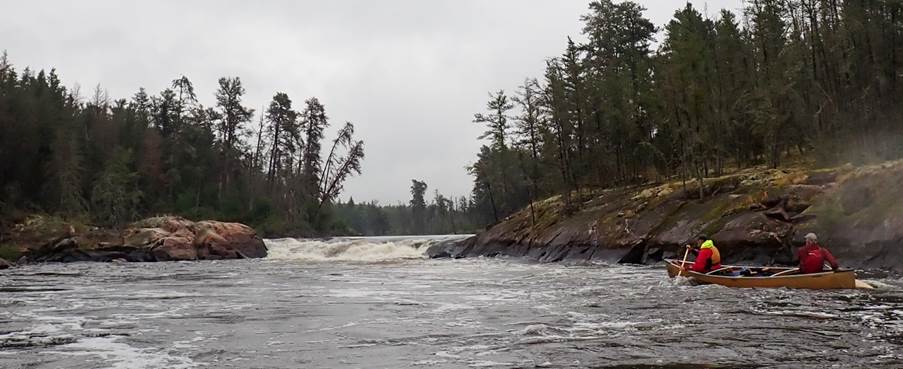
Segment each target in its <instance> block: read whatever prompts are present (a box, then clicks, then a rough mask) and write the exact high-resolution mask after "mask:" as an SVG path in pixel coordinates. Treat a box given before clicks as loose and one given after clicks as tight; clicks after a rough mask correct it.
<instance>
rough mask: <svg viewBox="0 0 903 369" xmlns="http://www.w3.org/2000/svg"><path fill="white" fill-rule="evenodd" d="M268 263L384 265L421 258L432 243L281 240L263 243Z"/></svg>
mask: <svg viewBox="0 0 903 369" xmlns="http://www.w3.org/2000/svg"><path fill="white" fill-rule="evenodd" d="M265 242H266V244H267V248H268V249H269V255H268V256H267V258H268V259H270V260H290V261H308V262H329V261H352V262H354V261H356V262H384V261H393V260H405V259H424V258H426V256H425V255H424V253H425V252H426V249H427V248H428V247H429V246H430V245H431V244H432V243H434V242H435V240H431V239H425V238H407V239H385V240H382V239H364V238H341V239H334V240H329V241H323V240H309V239H294V238H282V239H277V240H266V241H265Z"/></svg>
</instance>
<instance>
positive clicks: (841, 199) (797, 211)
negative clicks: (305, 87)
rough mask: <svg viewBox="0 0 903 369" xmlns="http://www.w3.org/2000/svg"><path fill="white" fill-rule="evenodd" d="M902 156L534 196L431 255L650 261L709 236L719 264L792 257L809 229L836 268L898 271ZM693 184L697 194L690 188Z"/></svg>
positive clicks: (902, 263)
mask: <svg viewBox="0 0 903 369" xmlns="http://www.w3.org/2000/svg"><path fill="white" fill-rule="evenodd" d="M901 184H903V161H893V162H885V163H881V164H876V165H869V166H860V167H854V166H851V165H847V166H843V167H837V168H827V169H806V168H783V169H765V168H752V169H748V170H744V171H740V172H738V173H735V174H731V175H726V176H723V177H719V178H709V179H706V180H705V181H704V183H703V184H702V191H700V184H699V183H697V182H695V181H692V182H687V183H682V182H671V183H663V184H650V185H642V186H631V187H623V188H615V189H608V190H604V191H600V192H597V193H594V194H592V195H590V196H585V197H584V200H583V201H582V202H581V203H580V204H579V209H578V210H576V211H574V212H572V213H570V214H567V213H566V212H565V204H564V202H563V200H562V199H561V197H560V196H556V197H552V198H549V199H546V200H544V201H539V202H536V203H534V206H533V213H531V211H530V207H527V208H525V209H523V210H521V211H519V212H518V213H515V214H514V215H512V216H510V217H508V218H506V219H505V220H503V221H501V222H500V223H498V224H495V225H494V226H492V227H490V228H488V229H487V230H486V231H484V232H482V233H480V234H478V235H476V236H474V237H472V238H470V239H468V240H466V241H464V242H461V243H459V244H456V245H443V246H442V247H434V248H432V249H431V250H430V251H429V252H428V254H429V256H430V257H434V258H438V257H454V258H459V257H473V256H515V257H526V258H530V259H534V260H538V261H541V262H557V261H566V260H571V261H583V260H587V261H588V260H604V261H609V262H623V263H650V262H655V261H659V260H661V259H662V258H665V257H673V256H676V255H677V253H678V250H680V249H681V248H682V247H683V246H682V245H684V244H686V243H687V242H688V241H690V240H692V239H693V238H694V237H695V236H696V235H698V234H707V235H710V236H711V237H712V238H713V239H714V240H715V242H716V244H717V245H718V246H719V249H720V250H721V252H722V256H723V257H724V260H725V262H729V263H741V262H751V263H756V264H792V263H794V255H795V250H796V247H797V246H798V245H799V244H801V243H802V237H803V235H805V234H806V233H808V232H816V233H817V234H818V235H819V237H820V239H821V240H822V243H823V244H824V246H826V247H828V248H829V249H830V250H831V251H832V252H833V253H834V254H835V255H836V256H837V257H838V258H839V259H840V260H841V263H842V264H843V265H844V266H847V267H856V268H879V269H890V270H895V271H903V186H901ZM700 192H702V194H703V197H702V198H700V196H699V194H700Z"/></svg>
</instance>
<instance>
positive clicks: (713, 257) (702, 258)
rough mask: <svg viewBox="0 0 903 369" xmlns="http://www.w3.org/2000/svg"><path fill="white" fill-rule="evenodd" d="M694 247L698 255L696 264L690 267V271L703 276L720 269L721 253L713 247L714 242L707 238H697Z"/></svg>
mask: <svg viewBox="0 0 903 369" xmlns="http://www.w3.org/2000/svg"><path fill="white" fill-rule="evenodd" d="M696 246H697V247H699V255H696V262H694V263H693V265H691V266H690V270H692V271H694V272H697V273H703V274H704V273H708V272H711V271H713V270H718V269H721V253H720V252H718V248H717V247H715V242H713V241H712V240H710V239H709V238H708V237H707V236H699V238H697V239H696Z"/></svg>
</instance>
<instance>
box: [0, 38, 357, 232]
mask: <svg viewBox="0 0 903 369" xmlns="http://www.w3.org/2000/svg"><path fill="white" fill-rule="evenodd" d="M218 82H219V84H218V89H217V90H216V91H215V93H214V96H215V98H216V100H215V101H216V105H215V106H213V107H205V106H203V105H202V104H200V103H199V102H198V97H197V93H196V92H195V90H194V86H193V84H192V82H191V81H190V80H189V79H188V78H187V77H185V76H181V77H179V78H176V79H174V80H173V81H172V83H171V85H170V87H169V88H166V89H164V90H163V91H160V92H159V93H158V94H153V95H152V94H150V93H148V92H147V91H145V90H144V89H143V88H141V89H138V91H137V92H136V93H135V94H134V96H132V97H131V98H129V99H111V98H110V97H109V96H107V93H106V92H105V91H104V90H103V89H102V88H100V87H99V86H98V87H97V88H95V89H94V90H93V91H92V93H91V94H90V95H89V96H87V97H86V96H84V95H83V93H82V91H80V89H79V88H69V89H67V88H66V87H64V86H63V84H62V82H61V80H60V77H59V76H58V75H57V73H56V71H55V70H51V71H49V72H48V71H44V70H41V71H38V72H34V71H32V70H30V69H29V68H24V69H22V70H21V71H17V70H16V69H15V68H14V66H13V64H12V62H11V61H10V60H9V58H8V56H7V55H6V53H5V52H4V53H3V55H2V57H0V220H3V221H4V222H12V221H17V220H19V219H20V218H22V217H24V216H26V215H27V214H32V213H37V214H51V215H56V216H59V217H61V218H63V219H68V220H73V221H79V222H81V223H83V224H92V225H97V226H103V227H117V226H122V225H124V224H126V223H128V222H131V221H134V220H137V219H139V218H141V217H146V216H152V215H161V214H176V215H180V216H184V217H187V218H192V219H220V220H229V221H239V222H245V223H247V224H250V225H253V226H256V227H257V228H258V231H260V232H261V233H262V234H264V235H320V234H328V233H332V232H342V231H344V228H343V227H342V225H341V222H340V221H338V220H336V219H335V218H334V217H333V210H332V205H333V202H335V201H336V199H337V198H338V196H339V194H340V193H341V191H342V188H343V184H344V183H345V181H346V180H347V179H348V178H349V177H350V176H353V175H358V174H360V173H361V170H362V160H363V159H364V143H363V141H362V140H358V139H356V138H355V136H354V125H353V124H351V123H345V124H344V125H341V126H340V127H339V129H338V130H337V132H336V133H335V135H334V136H331V137H327V135H326V133H327V132H326V131H327V128H329V127H330V125H331V123H330V121H329V118H328V117H327V115H326V111H325V107H324V105H323V103H321V102H320V101H319V100H318V99H317V98H315V97H312V98H309V99H307V100H305V101H304V102H303V104H297V103H295V102H293V101H292V100H291V99H290V98H289V96H288V95H286V94H285V93H281V92H279V93H276V94H274V96H273V99H272V101H271V102H270V103H269V105H268V106H267V107H266V109H265V111H263V112H255V111H254V110H253V109H251V108H249V107H248V106H246V105H245V103H244V102H243V101H242V98H243V96H244V94H245V88H244V87H243V85H242V81H241V79H240V78H238V77H224V78H221V79H219V81H218ZM255 113H256V117H257V119H254V118H255ZM324 154H325V155H324Z"/></svg>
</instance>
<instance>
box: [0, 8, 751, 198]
mask: <svg viewBox="0 0 903 369" xmlns="http://www.w3.org/2000/svg"><path fill="white" fill-rule="evenodd" d="M640 2H641V3H643V4H644V5H645V6H646V7H647V8H649V11H648V12H647V15H648V16H649V17H650V18H651V19H652V20H653V21H654V22H655V23H656V24H657V25H659V26H661V25H663V24H664V23H665V22H667V21H668V19H670V17H671V16H672V15H673V13H674V10H675V9H677V8H679V7H681V6H682V4H684V3H683V2H681V1H653V0H646V1H640ZM0 3H2V4H0V8H2V9H3V12H2V13H0V49H6V50H8V52H9V54H10V58H11V59H12V61H13V62H14V63H15V64H16V65H17V66H18V67H20V68H21V67H24V66H31V67H32V68H33V69H40V68H51V67H55V68H57V69H58V71H59V73H60V74H61V76H62V77H63V79H64V81H65V83H66V84H67V85H73V84H76V83H77V84H80V85H81V86H83V87H82V91H84V93H86V91H87V90H89V89H90V88H91V87H93V86H94V85H96V84H100V85H101V86H102V87H104V88H105V89H107V90H108V91H109V93H110V95H111V96H113V97H116V98H119V97H129V96H131V95H132V94H134V92H135V91H137V89H138V87H145V88H147V89H148V90H149V91H151V92H153V93H156V92H158V91H160V90H161V89H163V88H165V87H166V86H167V85H168V84H169V82H170V81H171V80H172V79H174V78H176V77H178V76H180V75H183V74H184V75H186V76H188V77H189V78H190V79H191V80H192V81H193V82H194V83H195V87H196V89H197V91H198V93H199V95H200V98H201V102H202V103H204V104H206V105H210V104H212V102H213V92H214V89H215V87H216V80H217V79H218V78H219V77H221V76H240V77H241V78H242V81H243V82H244V83H245V86H246V88H247V90H248V95H247V98H246V103H247V104H248V105H250V106H252V107H254V108H255V109H260V108H261V106H263V105H264V104H266V103H268V101H269V99H270V98H271V97H272V95H273V94H274V93H275V92H276V91H284V92H286V93H288V94H289V96H291V97H292V98H293V99H294V101H295V103H296V104H298V105H300V104H301V103H302V102H303V100H304V99H306V98H308V97H310V96H317V97H319V98H320V100H321V101H322V102H324V104H325V105H326V109H327V114H328V115H329V116H330V118H331V119H332V124H333V125H334V126H335V127H334V128H337V127H338V126H340V125H341V123H343V122H344V121H351V122H354V123H355V125H356V127H357V132H358V135H359V137H360V138H362V139H364V140H365V142H366V152H367V158H366V160H365V162H364V174H363V175H362V176H360V177H356V178H353V179H352V180H350V181H349V183H348V185H347V186H346V191H345V194H344V197H347V196H353V197H354V198H355V199H356V200H358V201H363V200H371V199H375V200H380V201H381V202H382V203H395V202H398V201H405V200H406V199H407V198H408V196H409V194H408V187H409V186H410V179H412V178H418V179H423V180H425V181H426V182H427V183H428V184H429V185H430V191H432V190H433V189H438V190H440V191H441V192H443V193H445V194H449V195H456V196H460V195H466V194H468V193H469V191H470V186H471V178H470V177H469V176H468V175H467V173H466V171H465V169H464V168H465V166H466V165H468V164H470V163H472V162H473V160H474V158H475V154H476V152H477V150H478V148H479V146H480V143H479V142H478V141H477V140H476V137H477V136H478V135H479V133H480V132H481V127H478V126H477V125H475V124H473V123H471V122H470V121H471V119H472V116H473V113H475V112H479V111H482V109H483V108H484V106H485V101H486V98H487V93H488V92H489V91H493V90H498V89H501V88H503V89H506V90H509V91H510V90H513V89H514V88H515V87H517V86H518V85H519V84H520V83H521V82H522V81H523V79H524V78H525V77H540V76H541V75H542V72H543V68H544V60H545V59H546V58H548V57H551V56H555V55H558V54H560V53H561V52H562V51H563V48H564V45H565V41H566V37H567V36H569V35H570V36H573V37H575V38H576V39H581V37H580V28H581V24H580V22H579V20H578V19H579V16H580V15H582V14H583V13H585V12H586V4H587V2H586V1H582V0H581V1H538V0H533V1H524V0H519V1H518V0H501V1H480V0H466V1H461V0H459V1H450V0H448V1H422V0H397V1H364V0H359V1H352V0H345V1H316V2H315V1H267V2H249V1H212V0H208V1H153V2H129V1H113V0H109V1H94V0H90V1H73V2H69V1H57V2H49V1H29V2H23V1H12V0H3V1H2V2H0ZM693 3H695V4H697V6H698V7H700V8H703V7H704V4H705V3H707V8H708V11H707V13H708V14H711V15H715V14H717V10H718V9H720V8H722V7H726V8H730V9H738V8H739V7H740V5H741V1H740V0H714V1H708V2H700V1H694V2H693Z"/></svg>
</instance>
